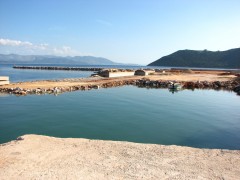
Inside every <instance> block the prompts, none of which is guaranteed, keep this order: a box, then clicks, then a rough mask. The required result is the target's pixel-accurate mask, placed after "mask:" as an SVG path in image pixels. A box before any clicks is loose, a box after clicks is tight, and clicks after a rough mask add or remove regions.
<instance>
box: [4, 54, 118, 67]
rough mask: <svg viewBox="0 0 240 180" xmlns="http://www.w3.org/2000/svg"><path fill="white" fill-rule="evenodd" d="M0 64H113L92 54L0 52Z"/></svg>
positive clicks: (113, 63)
mask: <svg viewBox="0 0 240 180" xmlns="http://www.w3.org/2000/svg"><path fill="white" fill-rule="evenodd" d="M0 63H1V64H10V63H12V64H79V65H115V64H118V63H115V62H113V61H110V60H109V59H106V58H102V57H94V56H74V57H70V56H67V57H61V56H47V55H46V56H44V55H18V54H9V55H6V54H0Z"/></svg>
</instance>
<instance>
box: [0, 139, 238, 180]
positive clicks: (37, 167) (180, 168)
mask: <svg viewBox="0 0 240 180" xmlns="http://www.w3.org/2000/svg"><path fill="white" fill-rule="evenodd" d="M239 167H240V151H239V150H220V149H198V148H190V147H181V146H175V145H171V146H165V145H156V144H140V143H131V142H118V141H103V140H89V139H77V138H76V139H73V138H54V137H48V136H40V135H25V136H22V137H21V138H18V140H16V141H11V142H9V143H6V144H2V145H0V177H1V179H239V177H240V169H239Z"/></svg>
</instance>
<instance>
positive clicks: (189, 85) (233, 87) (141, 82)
mask: <svg viewBox="0 0 240 180" xmlns="http://www.w3.org/2000/svg"><path fill="white" fill-rule="evenodd" d="M172 83H180V84H181V85H182V88H183V89H215V90H228V91H234V92H236V93H237V94H238V95H240V82H239V81H234V80H233V81H213V82H208V81H197V82H192V81H187V82H185V81H165V80H157V81H154V80H149V79H146V78H143V79H138V80H135V79H133V80H116V81H111V82H105V83H99V82H97V81H96V82H95V83H91V84H89V85H77V86H76V85H74V86H67V87H66V86H64V87H54V88H35V89H24V88H19V87H16V88H0V92H1V93H9V94H15V95H27V94H39V95H40V94H60V93H64V92H71V91H78V90H83V91H84V90H91V89H99V88H110V87H117V86H124V85H134V86H137V87H146V88H168V87H169V85H171V84H172Z"/></svg>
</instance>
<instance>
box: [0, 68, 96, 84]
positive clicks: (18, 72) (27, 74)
mask: <svg viewBox="0 0 240 180" xmlns="http://www.w3.org/2000/svg"><path fill="white" fill-rule="evenodd" d="M12 67H13V65H0V76H9V78H10V81H11V82H24V81H36V80H46V79H47V80H53V79H63V78H83V77H89V76H90V75H91V74H92V73H93V72H91V71H59V70H57V71H50V70H34V69H14V68H12Z"/></svg>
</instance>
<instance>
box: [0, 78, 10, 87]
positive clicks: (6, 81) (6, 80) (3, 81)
mask: <svg viewBox="0 0 240 180" xmlns="http://www.w3.org/2000/svg"><path fill="white" fill-rule="evenodd" d="M9 83H10V82H9V77H8V76H0V85H6V84H9Z"/></svg>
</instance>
